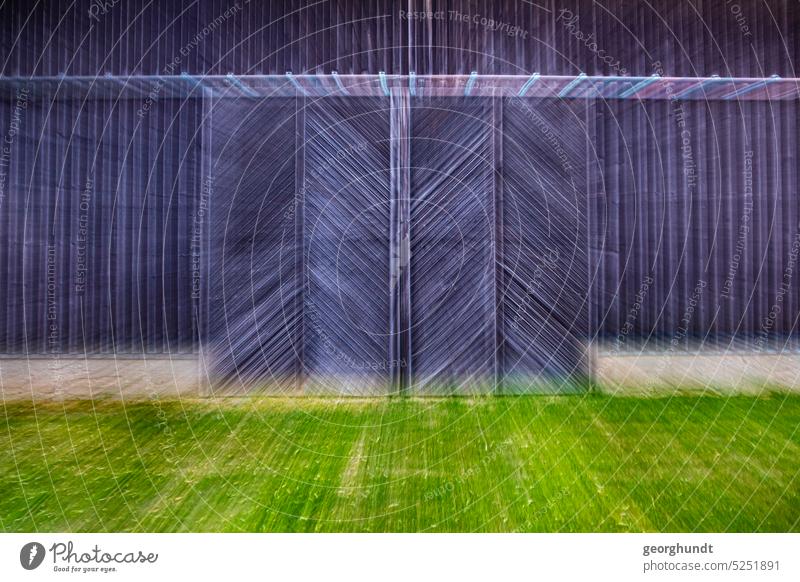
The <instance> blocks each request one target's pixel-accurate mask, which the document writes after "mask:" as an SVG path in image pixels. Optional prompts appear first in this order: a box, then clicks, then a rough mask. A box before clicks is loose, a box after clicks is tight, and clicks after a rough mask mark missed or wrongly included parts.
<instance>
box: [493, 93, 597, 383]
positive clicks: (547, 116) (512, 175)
mask: <svg viewBox="0 0 800 582" xmlns="http://www.w3.org/2000/svg"><path fill="white" fill-rule="evenodd" d="M584 108H585V104H583V103H581V102H575V101H572V102H567V101H563V100H556V99H538V100H528V99H517V98H514V99H509V100H507V101H506V103H505V107H504V112H503V116H504V124H503V162H504V166H503V189H504V201H503V217H502V225H503V228H502V230H503V240H502V248H503V257H502V264H501V267H502V268H501V269H500V289H501V292H500V293H501V297H500V303H499V314H500V317H501V320H502V321H501V324H502V329H503V358H502V359H503V361H504V375H505V386H504V389H506V390H508V391H511V392H516V391H531V390H533V391H536V390H546V391H549V390H566V389H570V388H571V387H572V385H571V383H564V382H563V380H565V379H566V380H578V379H580V378H581V377H582V376H584V375H585V374H586V372H587V368H588V362H587V355H586V342H587V339H588V323H589V320H588V307H589V303H588V299H587V295H588V258H587V249H588V241H587V229H586V192H585V187H586V165H585V160H586V129H585V122H584V120H585V109H584Z"/></svg>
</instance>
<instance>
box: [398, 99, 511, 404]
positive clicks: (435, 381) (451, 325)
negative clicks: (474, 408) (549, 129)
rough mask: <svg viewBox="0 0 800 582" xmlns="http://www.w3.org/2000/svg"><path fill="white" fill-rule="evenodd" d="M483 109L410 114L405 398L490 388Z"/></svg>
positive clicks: (488, 183)
mask: <svg viewBox="0 0 800 582" xmlns="http://www.w3.org/2000/svg"><path fill="white" fill-rule="evenodd" d="M491 112H492V109H491V102H490V101H489V100H488V99H475V98H473V99H461V98H439V99H426V100H419V101H412V110H411V128H412V129H411V234H410V238H411V253H410V255H411V256H410V264H411V358H410V359H411V369H412V378H413V381H412V387H411V388H412V391H415V392H424V393H454V392H480V391H491V390H493V388H494V345H495V321H494V284H495V283H494V214H493V206H492V191H493V165H492V163H493V161H492V126H491Z"/></svg>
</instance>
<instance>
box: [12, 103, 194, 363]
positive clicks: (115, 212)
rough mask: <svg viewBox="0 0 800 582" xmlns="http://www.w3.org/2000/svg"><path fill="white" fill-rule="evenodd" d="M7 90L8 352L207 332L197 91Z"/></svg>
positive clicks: (178, 348)
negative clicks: (89, 95)
mask: <svg viewBox="0 0 800 582" xmlns="http://www.w3.org/2000/svg"><path fill="white" fill-rule="evenodd" d="M28 95H29V94H28V93H25V92H24V91H21V92H20V93H18V95H17V98H16V99H15V100H13V101H3V102H0V131H2V136H3V148H2V163H1V164H0V176H2V181H1V182H0V188H2V191H1V192H0V271H1V272H2V275H0V293H1V294H2V299H3V301H2V302H0V353H6V354H27V353H40V354H44V353H53V354H67V353H108V354H111V353H126V352H133V353H151V354H158V353H180V352H187V351H193V350H194V346H195V344H196V341H197V337H198V335H197V320H196V317H195V315H196V311H197V303H198V301H199V287H198V283H199V278H198V275H199V270H198V269H197V268H196V266H195V262H196V261H194V260H193V258H196V257H198V254H199V247H198V246H197V242H198V239H196V237H195V236H194V235H195V232H194V222H195V218H196V216H197V213H198V212H199V200H200V197H201V192H202V184H201V181H200V175H199V163H200V141H199V134H198V130H199V127H200V115H201V112H202V103H201V102H200V101H199V100H189V101H180V100H172V99H161V100H157V101H153V102H147V101H145V100H142V99H131V100H123V101H117V102H114V101H105V100H90V101H78V100H57V101H52V102H51V101H39V100H35V99H33V98H31V97H29V96H28Z"/></svg>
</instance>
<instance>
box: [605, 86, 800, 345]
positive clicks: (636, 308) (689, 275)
mask: <svg viewBox="0 0 800 582" xmlns="http://www.w3.org/2000/svg"><path fill="white" fill-rule="evenodd" d="M594 115H595V118H594V120H593V121H594V123H595V124H596V140H595V142H594V143H593V146H594V147H593V150H594V151H593V152H592V155H593V156H596V157H597V159H598V160H599V164H598V165H599V167H600V168H602V176H600V175H595V176H593V182H594V183H593V186H592V187H591V191H592V195H591V200H592V210H591V212H590V215H591V218H592V221H591V222H592V228H593V233H592V254H593V261H592V267H593V284H594V293H595V299H596V306H595V309H594V317H595V319H594V324H593V325H594V327H595V329H597V331H598V334H599V336H600V339H601V341H602V343H604V344H605V348H606V349H607V350H610V351H630V350H632V351H639V350H642V349H659V350H664V349H667V350H676V349H678V350H683V349H687V348H699V347H703V348H730V347H734V348H737V347H739V348H748V349H755V350H770V349H783V348H785V347H787V345H788V346H792V347H796V342H797V334H798V329H797V328H798V321H797V318H798V315H800V280H798V278H797V277H796V276H795V274H796V272H797V269H798V266H799V265H798V250H800V207H798V202H797V194H798V180H797V178H798V170H797V148H798V138H799V137H800V133H799V130H800V125H798V104H797V102H796V101H786V102H778V101H776V102H769V101H758V102H756V101H754V102H739V103H737V102H730V101H708V102H706V101H677V100H664V101H641V102H640V101H614V102H607V103H597V104H596V105H595V113H594Z"/></svg>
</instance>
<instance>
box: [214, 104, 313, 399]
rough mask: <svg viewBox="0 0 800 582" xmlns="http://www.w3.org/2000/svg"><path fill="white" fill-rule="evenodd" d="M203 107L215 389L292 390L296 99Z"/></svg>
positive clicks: (294, 360) (295, 367)
mask: <svg viewBox="0 0 800 582" xmlns="http://www.w3.org/2000/svg"><path fill="white" fill-rule="evenodd" d="M209 111H210V115H209V116H208V117H207V118H206V120H205V122H206V127H207V128H209V135H210V139H209V142H210V143H209V144H208V145H209V147H210V150H211V151H210V163H209V166H208V168H207V174H208V175H207V176H206V177H205V182H206V184H207V185H208V186H207V188H208V190H209V191H210V216H211V219H210V224H209V226H210V233H209V235H208V236H209V241H210V256H211V261H210V265H209V271H210V275H209V281H208V285H209V289H208V291H209V313H208V332H209V334H210V335H209V338H210V341H209V343H208V347H209V350H208V359H209V360H210V374H211V380H212V386H213V388H214V390H215V391H217V392H219V391H222V392H227V393H230V392H234V393H235V392H240V391H251V390H255V389H258V390H266V391H269V392H278V393H284V392H292V391H294V390H296V387H297V372H298V371H299V359H298V357H299V354H298V353H299V346H300V344H299V338H300V335H299V331H300V325H299V324H300V321H299V309H298V306H299V302H298V301H297V293H298V292H299V285H298V282H299V279H298V276H297V272H296V252H295V243H294V220H295V216H296V204H295V196H294V192H295V183H294V180H295V149H296V147H295V100H294V99H233V98H225V99H217V100H213V101H212V106H211V107H210V108H209Z"/></svg>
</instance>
